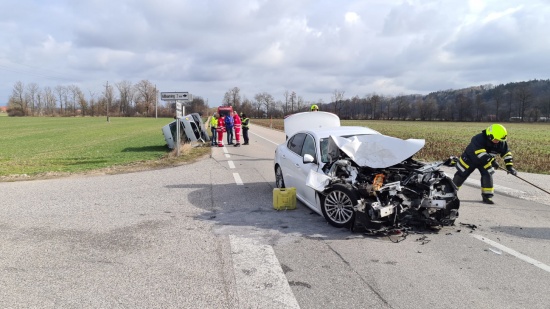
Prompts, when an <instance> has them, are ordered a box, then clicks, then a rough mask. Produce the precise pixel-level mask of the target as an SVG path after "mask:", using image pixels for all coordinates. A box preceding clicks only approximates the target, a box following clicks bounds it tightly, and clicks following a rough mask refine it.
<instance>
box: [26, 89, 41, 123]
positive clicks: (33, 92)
mask: <svg viewBox="0 0 550 309" xmlns="http://www.w3.org/2000/svg"><path fill="white" fill-rule="evenodd" d="M39 92H40V87H38V84H36V83H30V84H29V85H28V86H27V93H26V96H27V101H28V102H29V105H30V107H31V115H33V116H34V114H35V110H36V109H37V108H38V106H37V96H38V93H39Z"/></svg>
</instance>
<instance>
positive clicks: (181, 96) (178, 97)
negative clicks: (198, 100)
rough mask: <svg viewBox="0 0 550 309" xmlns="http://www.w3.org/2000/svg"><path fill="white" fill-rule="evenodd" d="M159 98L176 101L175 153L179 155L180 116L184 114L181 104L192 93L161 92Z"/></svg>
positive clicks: (190, 96)
mask: <svg viewBox="0 0 550 309" xmlns="http://www.w3.org/2000/svg"><path fill="white" fill-rule="evenodd" d="M160 99H161V100H163V101H168V102H175V103H176V149H177V150H176V155H177V156H178V157H179V155H180V140H181V133H180V118H182V117H183V115H184V114H185V106H183V104H184V103H187V102H189V101H191V100H193V98H192V95H190V94H189V92H187V91H186V92H161V93H160Z"/></svg>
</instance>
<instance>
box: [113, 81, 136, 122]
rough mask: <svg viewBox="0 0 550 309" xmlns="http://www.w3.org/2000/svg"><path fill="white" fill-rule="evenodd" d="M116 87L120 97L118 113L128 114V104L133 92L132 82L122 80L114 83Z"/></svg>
mask: <svg viewBox="0 0 550 309" xmlns="http://www.w3.org/2000/svg"><path fill="white" fill-rule="evenodd" d="M116 87H117V89H118V92H119V97H120V106H119V108H120V109H119V113H120V114H121V115H125V116H130V104H131V102H132V99H133V96H134V92H135V90H134V87H133V85H132V82H130V81H127V80H123V81H121V82H119V83H116Z"/></svg>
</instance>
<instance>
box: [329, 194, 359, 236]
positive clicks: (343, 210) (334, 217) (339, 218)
mask: <svg viewBox="0 0 550 309" xmlns="http://www.w3.org/2000/svg"><path fill="white" fill-rule="evenodd" d="M355 205H357V195H356V194H355V193H354V192H353V191H351V189H350V188H349V187H348V186H345V185H340V184H337V185H334V186H333V187H332V188H331V189H329V191H328V192H327V194H326V196H325V197H324V198H323V200H322V202H321V211H322V212H323V216H324V217H325V219H326V220H327V222H328V223H329V224H330V225H332V226H334V227H346V228H348V227H350V226H351V224H353V220H354V219H355V210H354V209H353V207H354V206H355Z"/></svg>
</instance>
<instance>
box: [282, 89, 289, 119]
mask: <svg viewBox="0 0 550 309" xmlns="http://www.w3.org/2000/svg"><path fill="white" fill-rule="evenodd" d="M283 96H284V98H285V105H284V106H283V114H285V115H286V114H288V102H289V98H290V93H289V92H288V90H285V92H284V93H283Z"/></svg>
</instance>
